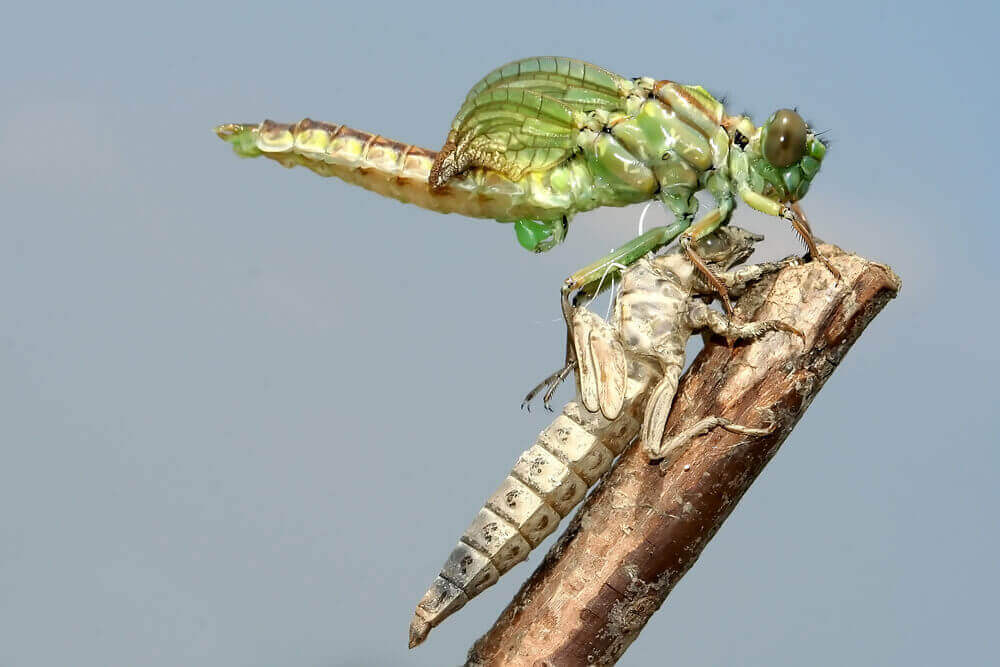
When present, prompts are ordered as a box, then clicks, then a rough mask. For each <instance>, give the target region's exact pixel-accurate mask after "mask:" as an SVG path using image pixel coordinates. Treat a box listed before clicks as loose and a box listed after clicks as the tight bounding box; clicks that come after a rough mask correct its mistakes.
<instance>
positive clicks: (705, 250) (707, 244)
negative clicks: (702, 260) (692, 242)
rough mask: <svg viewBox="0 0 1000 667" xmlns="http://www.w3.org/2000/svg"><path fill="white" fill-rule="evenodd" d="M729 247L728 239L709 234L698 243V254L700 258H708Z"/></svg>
mask: <svg viewBox="0 0 1000 667" xmlns="http://www.w3.org/2000/svg"><path fill="white" fill-rule="evenodd" d="M730 245H731V242H730V240H729V238H728V237H726V236H722V235H720V234H710V235H709V236H706V237H705V238H703V239H701V240H700V241H698V252H699V253H700V254H701V255H702V256H704V257H708V256H710V255H716V254H718V253H721V252H724V251H726V250H728V249H729V247H730Z"/></svg>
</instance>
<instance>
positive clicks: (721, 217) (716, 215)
mask: <svg viewBox="0 0 1000 667" xmlns="http://www.w3.org/2000/svg"><path fill="white" fill-rule="evenodd" d="M732 210H733V204H732V201H731V200H723V202H722V203H720V204H719V206H718V207H716V208H714V209H712V210H711V211H710V212H709V213H708V214H706V215H705V216H704V217H703V218H701V219H700V220H698V222H696V223H694V224H693V225H692V226H691V228H690V229H688V230H687V231H686V232H684V233H683V234H681V239H680V245H681V248H683V249H684V252H685V253H687V256H688V259H690V260H691V263H692V264H694V265H695V266H696V267H697V268H698V270H699V271H701V273H702V274H704V276H705V278H706V280H708V282H709V284H710V285H711V286H712V287H714V288H715V291H716V292H718V293H719V300H720V301H722V307H723V308H725V309H726V314H727V315H728V316H730V317H732V315H733V305H732V304H731V303H730V302H729V290H727V289H726V286H725V285H724V284H723V282H722V281H721V280H719V278H718V276H716V275H715V274H714V273H713V272H712V270H711V269H710V268H709V267H708V265H707V264H705V262H704V261H702V259H701V257H700V256H699V255H698V253H697V252H695V250H694V248H693V247H692V246H693V244H694V243H695V242H696V241H698V240H699V239H702V238H704V237H706V236H708V235H709V234H711V233H712V232H714V231H715V230H716V229H718V228H719V226H721V225H722V224H723V223H724V222H725V221H726V220H727V219H728V218H729V214H730V212H731V211H732Z"/></svg>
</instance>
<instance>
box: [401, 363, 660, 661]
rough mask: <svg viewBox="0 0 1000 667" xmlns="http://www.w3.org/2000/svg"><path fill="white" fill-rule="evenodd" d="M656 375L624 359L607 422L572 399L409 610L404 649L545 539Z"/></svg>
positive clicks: (609, 452) (590, 479) (608, 454)
mask: <svg viewBox="0 0 1000 667" xmlns="http://www.w3.org/2000/svg"><path fill="white" fill-rule="evenodd" d="M657 377H658V371H657V370H655V367H654V366H653V365H652V364H650V363H648V362H646V361H643V360H640V359H634V360H630V362H629V379H628V385H627V387H626V393H625V407H624V409H623V411H622V414H621V415H620V416H619V417H618V418H617V419H615V420H614V421H609V420H608V419H606V418H604V417H603V416H602V415H601V414H600V413H592V412H589V411H588V410H587V409H586V408H584V407H583V406H582V405H581V404H580V403H579V402H577V401H572V402H570V403H567V404H566V406H565V407H564V408H563V411H562V414H560V415H559V416H558V417H556V418H555V420H553V422H552V423H551V424H550V425H549V426H548V427H547V428H546V429H545V430H543V431H542V432H541V434H539V436H538V438H537V439H536V441H535V444H534V445H533V446H532V447H531V448H530V449H528V450H527V451H526V452H524V453H523V454H521V457H520V458H519V459H518V461H517V463H516V464H515V465H514V468H513V470H511V472H510V474H509V475H508V476H507V478H506V479H505V480H504V481H503V483H502V484H501V485H500V488H499V489H497V491H496V492H495V493H494V494H493V495H492V496H490V499H489V500H487V501H486V505H485V506H484V507H483V508H482V509H481V510H479V514H477V515H476V518H475V519H474V520H473V522H472V524H471V525H470V526H469V527H468V528H467V529H466V531H465V533H463V535H462V537H461V538H460V540H459V543H458V546H457V547H455V550H454V551H452V553H451V556H450V557H449V558H448V560H447V561H446V562H445V564H444V567H442V568H441V573H440V574H439V575H438V576H437V578H436V579H435V580H434V583H433V584H431V587H430V589H428V591H427V592H426V593H425V594H424V597H423V599H421V600H420V603H419V604H418V605H417V608H416V612H415V614H414V617H413V621H412V622H411V623H410V646H411V647H412V646H416V645H417V644H419V643H420V642H422V641H423V640H424V638H425V637H426V636H427V633H428V632H430V629H431V628H432V627H434V626H436V625H438V624H439V623H440V622H441V621H442V620H444V619H445V618H447V617H448V616H450V615H451V614H453V613H454V612H455V611H457V610H458V609H460V608H461V607H462V606H463V605H465V603H466V602H468V601H469V599H471V598H473V597H475V596H476V595H478V594H479V593H481V592H482V591H483V590H485V589H486V588H488V587H490V586H492V585H493V584H495V583H496V581H497V579H498V578H499V577H500V575H502V574H503V573H504V572H506V571H507V570H509V569H510V568H512V567H514V565H516V564H517V563H519V562H521V561H522V560H524V559H525V558H527V557H528V553H529V552H530V551H531V550H532V549H534V548H535V547H536V546H538V544H539V543H540V542H541V541H542V540H544V539H545V538H546V537H547V536H548V535H550V534H551V533H552V532H553V531H554V530H555V529H556V526H558V525H559V522H560V521H561V520H562V518H563V517H565V516H566V515H567V514H569V512H570V510H572V509H573V508H574V507H575V506H576V505H577V504H578V503H579V502H580V501H581V500H583V497H584V496H585V495H586V493H587V489H589V488H590V487H591V486H593V485H594V484H595V483H596V482H597V480H598V479H599V478H600V477H601V475H603V474H604V473H605V472H607V470H608V469H609V468H610V467H611V463H612V461H613V460H614V458H615V457H616V456H618V454H620V453H621V451H622V450H623V449H625V446H626V445H628V444H629V443H630V442H631V441H632V440H633V439H634V438H635V436H636V435H637V434H638V432H639V428H640V418H641V417H639V415H641V413H642V406H643V403H644V401H643V397H644V396H645V394H646V392H647V391H648V389H649V387H650V386H651V384H652V383H653V382H654V381H655V380H656V379H657Z"/></svg>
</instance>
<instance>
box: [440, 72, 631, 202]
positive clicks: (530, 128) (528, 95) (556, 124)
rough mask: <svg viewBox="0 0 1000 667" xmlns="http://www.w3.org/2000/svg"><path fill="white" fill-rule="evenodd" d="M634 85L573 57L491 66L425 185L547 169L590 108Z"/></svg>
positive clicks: (569, 144)
mask: <svg viewBox="0 0 1000 667" xmlns="http://www.w3.org/2000/svg"><path fill="white" fill-rule="evenodd" d="M633 88H634V84H633V82H632V81H631V80H630V79H625V78H623V77H620V76H618V75H617V74H613V73H611V72H609V71H607V70H605V69H602V68H600V67H597V66H596V65H591V64H589V63H585V62H582V61H579V60H573V59H571V58H557V57H542V58H527V59H525V60H519V61H516V62H513V63H509V64H507V65H504V66H503V67H500V68H498V69H495V70H493V71H492V72H490V73H489V74H487V75H486V76H485V77H484V78H483V79H482V80H480V81H479V83H477V84H476V85H475V86H473V87H472V90H470V91H469V94H468V96H466V98H465V103H464V104H463V105H462V108H461V109H459V112H458V115H456V116H455V120H454V121H453V122H452V126H451V131H450V132H449V134H448V141H447V142H446V143H445V145H444V148H442V149H441V151H440V152H439V153H438V155H437V159H436V160H435V162H434V167H433V168H432V170H431V185H432V186H434V187H440V186H442V185H444V183H446V182H447V181H448V179H450V178H451V177H452V176H455V175H457V174H460V173H462V172H464V171H465V170H467V169H470V168H472V167H486V168H489V169H493V170H494V171H498V172H500V173H502V174H504V175H505V176H507V177H508V178H511V179H513V180H516V179H519V178H521V177H522V176H523V175H524V174H526V173H528V172H532V171H543V170H546V169H550V168H552V167H554V166H555V165H557V164H559V163H560V162H562V161H563V160H565V159H566V158H567V157H569V156H570V155H571V154H572V153H573V151H574V150H576V147H577V134H578V132H579V130H580V129H581V128H582V127H583V125H584V122H585V119H586V114H587V113H588V112H590V111H594V110H598V109H601V110H606V111H611V110H614V109H618V108H620V107H621V106H622V100H623V98H625V97H626V96H627V95H628V94H629V93H630V92H631V91H632V89H633Z"/></svg>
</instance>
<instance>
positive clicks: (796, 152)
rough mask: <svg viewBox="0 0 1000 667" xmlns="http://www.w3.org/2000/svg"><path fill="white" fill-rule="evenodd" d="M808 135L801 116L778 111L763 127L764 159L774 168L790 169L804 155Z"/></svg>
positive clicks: (792, 112) (790, 112) (787, 110)
mask: <svg viewBox="0 0 1000 667" xmlns="http://www.w3.org/2000/svg"><path fill="white" fill-rule="evenodd" d="M808 133H809V130H808V128H807V127H806V122H805V121H804V120H802V116H800V115H799V114H797V113H795V112H794V111H792V110H791V109H779V110H778V111H775V112H774V115H773V116H771V118H770V119H768V121H767V124H766V125H765V126H764V136H763V137H762V139H763V149H764V159H765V160H767V161H768V162H770V163H771V164H773V165H774V166H775V167H779V168H784V167H790V166H792V165H793V164H795V163H796V162H798V161H799V160H801V159H802V156H803V155H805V153H806V135H807V134H808Z"/></svg>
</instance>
